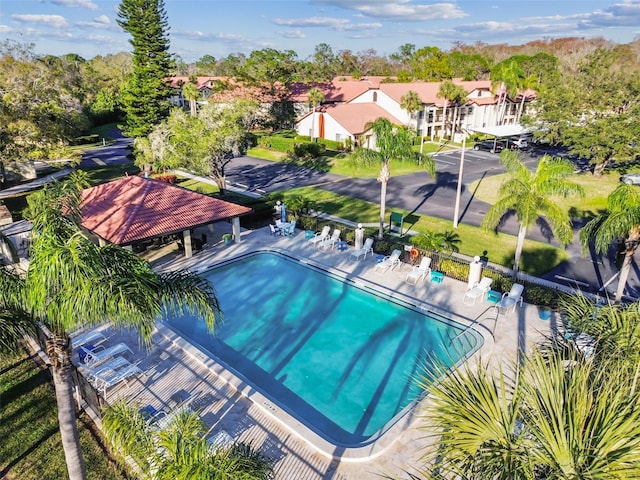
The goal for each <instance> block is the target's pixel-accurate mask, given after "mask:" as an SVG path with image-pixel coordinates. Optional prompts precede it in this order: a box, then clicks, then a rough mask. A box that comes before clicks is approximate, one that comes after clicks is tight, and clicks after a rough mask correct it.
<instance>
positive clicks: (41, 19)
mask: <svg viewBox="0 0 640 480" xmlns="http://www.w3.org/2000/svg"><path fill="white" fill-rule="evenodd" d="M11 18H13V19H14V20H17V21H18V22H23V23H40V24H42V25H47V26H49V27H53V28H67V27H68V26H69V24H68V23H67V20H66V19H65V18H64V17H63V16H61V15H33V14H28V13H25V14H15V15H11Z"/></svg>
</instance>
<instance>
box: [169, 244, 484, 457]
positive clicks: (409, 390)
mask: <svg viewBox="0 0 640 480" xmlns="http://www.w3.org/2000/svg"><path fill="white" fill-rule="evenodd" d="M203 275H204V276H206V277H207V278H208V279H209V280H210V281H211V282H212V284H213V285H214V286H215V288H216V291H217V295H218V298H219V300H220V303H221V307H222V311H223V312H224V322H223V323H222V325H221V326H220V327H219V328H218V330H217V331H216V336H212V335H210V334H208V333H207V330H206V327H205V326H204V324H203V322H201V321H199V320H198V319H196V318H194V317H189V316H185V317H179V318H171V319H169V325H171V326H172V327H173V328H174V329H175V330H177V331H178V332H179V333H180V334H181V335H182V336H184V337H186V338H187V339H188V340H189V341H191V342H192V343H194V344H196V345H198V346H200V347H201V348H203V349H205V350H206V351H207V352H210V353H211V354H212V355H213V357H214V358H218V359H219V360H220V361H221V362H222V363H224V364H225V365H227V366H228V367H230V368H231V369H232V370H234V371H236V372H237V373H238V374H240V375H241V376H242V377H244V378H245V379H247V380H248V381H249V383H250V384H252V385H253V386H254V387H255V388H257V389H258V390H259V391H260V392H261V393H262V394H263V395H264V396H265V397H267V398H269V399H270V400H271V401H273V402H274V403H275V404H277V405H278V406H279V407H280V408H282V409H283V410H285V411H286V412H288V413H289V414H290V415H292V416H293V417H294V418H296V419H297V420H298V421H300V422H302V423H303V424H305V425H306V426H307V427H308V428H310V429H311V430H312V431H314V432H315V433H316V434H318V435H320V436H321V437H322V438H324V439H326V440H327V441H329V442H330V443H332V444H334V445H337V446H342V447H358V446H362V445H366V444H368V443H371V442H373V441H375V440H376V439H378V438H379V437H380V436H381V435H382V434H383V433H384V432H385V431H387V430H388V429H389V428H390V427H391V426H392V425H393V424H394V423H395V422H397V420H398V419H399V418H401V417H402V415H403V414H405V413H406V412H407V411H408V409H409V408H410V407H411V405H412V404H413V403H414V402H415V401H416V400H417V399H418V398H419V397H420V395H421V394H422V391H421V390H420V389H419V388H417V387H416V385H415V378H416V377H417V376H419V375H420V374H421V373H422V371H423V368H424V367H425V365H427V366H428V365H429V363H430V362H433V361H434V360H437V361H440V362H442V363H443V364H445V365H447V366H451V365H454V364H456V363H457V362H459V361H461V360H463V359H465V358H467V357H468V356H469V355H471V354H472V353H473V352H475V351H476V350H477V349H478V348H479V347H480V346H481V345H482V342H483V339H482V336H481V335H480V334H479V333H478V332H476V331H475V330H473V329H466V330H465V326H464V325H462V324H459V323H456V322H453V321H451V320H448V319H446V318H444V317H441V316H438V315H435V314H433V313H430V312H425V311H422V310H420V309H418V308H415V307H413V306H412V305H410V304H408V303H404V302H402V301H400V300H398V299H392V298H389V297H385V296H383V295H381V294H379V293H377V292H375V291H373V289H370V288H368V287H367V286H366V285H360V284H356V283H354V282H352V281H349V280H348V279H345V278H342V277H339V276H337V275H335V274H331V273H329V272H326V271H324V270H321V269H319V268H317V267H314V266H312V265H308V264H305V263H303V262H300V261H298V260H296V259H293V258H290V257H288V256H286V255H283V254H279V253H275V252H257V253H252V254H248V255H246V256H243V257H240V258H238V259H234V260H232V261H229V262H227V263H225V264H223V265H220V266H218V267H216V268H214V269H212V270H209V271H207V272H205V273H204V274H203Z"/></svg>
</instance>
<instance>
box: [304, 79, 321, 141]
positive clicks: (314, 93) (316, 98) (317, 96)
mask: <svg viewBox="0 0 640 480" xmlns="http://www.w3.org/2000/svg"><path fill="white" fill-rule="evenodd" d="M307 95H308V97H309V101H310V102H311V104H312V105H313V113H312V115H313V116H312V117H311V141H312V142H313V139H314V137H315V133H316V125H315V123H316V108H317V107H318V105H320V104H321V103H322V102H324V93H322V90H320V89H319V88H317V87H313V88H312V89H311V90H309V93H308V94H307Z"/></svg>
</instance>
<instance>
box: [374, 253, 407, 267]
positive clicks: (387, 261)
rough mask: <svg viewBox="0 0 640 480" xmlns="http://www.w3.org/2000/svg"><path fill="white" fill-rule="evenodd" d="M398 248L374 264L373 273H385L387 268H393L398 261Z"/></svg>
mask: <svg viewBox="0 0 640 480" xmlns="http://www.w3.org/2000/svg"><path fill="white" fill-rule="evenodd" d="M401 253H402V252H401V251H400V250H394V251H393V252H391V255H387V256H386V257H384V258H383V259H382V261H381V262H380V263H377V264H376V267H375V269H374V272H375V273H387V271H388V270H393V269H394V268H395V267H396V265H398V264H399V263H400V255H401Z"/></svg>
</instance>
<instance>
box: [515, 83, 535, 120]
mask: <svg viewBox="0 0 640 480" xmlns="http://www.w3.org/2000/svg"><path fill="white" fill-rule="evenodd" d="M537 84H538V77H537V76H536V75H529V76H528V77H525V76H522V77H520V78H519V79H518V89H519V90H520V91H521V93H520V107H519V108H518V122H519V121H520V120H522V114H523V113H524V102H525V101H526V99H527V96H526V93H527V90H529V89H530V88H533V87H535V86H536V85H537Z"/></svg>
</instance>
